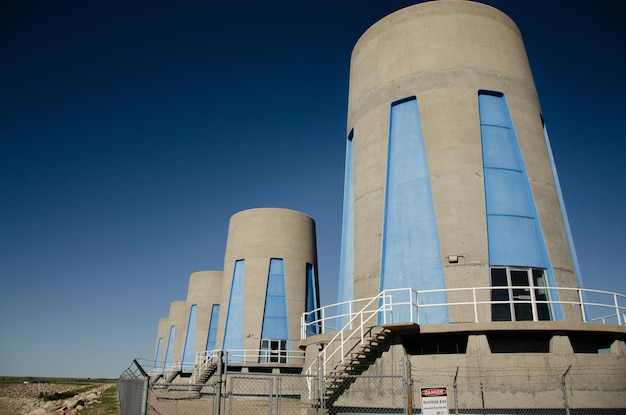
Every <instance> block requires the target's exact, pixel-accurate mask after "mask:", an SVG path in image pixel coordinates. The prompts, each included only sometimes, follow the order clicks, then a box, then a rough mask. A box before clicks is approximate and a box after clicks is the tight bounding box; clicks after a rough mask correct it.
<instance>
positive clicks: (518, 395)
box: [118, 362, 626, 415]
mask: <svg viewBox="0 0 626 415" xmlns="http://www.w3.org/2000/svg"><path fill="white" fill-rule="evenodd" d="M134 365H135V362H134ZM137 365H138V364H137ZM405 366H406V368H405V369H404V370H402V368H400V367H399V366H398V367H397V368H394V370H392V374H367V373H364V374H361V375H341V376H321V375H320V376H317V375H316V376H305V375H300V374H287V373H253V372H252V371H251V372H245V371H244V372H237V371H229V370H228V368H225V370H224V373H223V374H222V373H218V375H215V376H213V377H211V378H210V379H209V381H208V382H207V383H203V384H193V383H190V378H185V377H178V378H177V379H176V381H175V382H172V383H166V382H164V381H163V379H162V378H161V379H160V380H158V381H157V380H156V378H154V377H153V378H152V380H151V381H148V379H149V377H147V376H145V374H144V373H142V370H140V366H139V367H133V365H131V368H129V369H127V370H126V371H125V372H124V374H122V376H120V380H119V383H118V389H119V391H120V392H119V393H120V406H121V409H122V412H121V414H122V415H145V414H148V415H241V414H244V415H248V414H250V415H257V414H258V415H261V414H267V415H321V414H328V415H335V414H372V415H375V414H407V415H413V414H420V415H421V414H423V415H447V414H451V415H452V414H454V415H456V414H468V415H469V414H477V415H478V414H483V415H487V414H494V415H495V414H502V415H626V409H625V408H626V379H625V378H624V375H623V373H622V372H620V371H617V370H616V371H614V372H611V368H609V367H607V368H606V373H607V382H606V383H605V384H603V385H591V384H590V382H589V373H588V371H589V370H590V368H588V369H585V367H584V366H576V367H569V368H567V369H566V370H565V371H563V370H562V369H559V370H558V371H557V370H555V371H554V372H550V371H548V372H546V369H545V368H536V370H533V369H532V368H527V369H528V370H526V373H525V375H524V376H520V375H518V376H511V375H510V374H506V373H505V372H504V371H503V370H500V371H499V370H496V369H492V370H485V369H482V371H478V370H477V369H476V368H466V367H449V368H437V369H424V368H419V367H410V365H409V364H408V362H406V365H405ZM385 370H387V371H388V372H389V368H388V367H385V368H383V370H382V372H384V371H385ZM546 373H548V374H546ZM599 391H601V393H602V394H603V396H606V399H607V400H608V402H607V405H606V406H608V407H611V408H610V409H599V408H592V407H588V406H587V404H586V400H585V397H588V396H590V394H594V393H596V394H597V393H598V392H599ZM433 393H435V395H432V394H433ZM429 394H430V395H429ZM433 396H434V398H433ZM433 401H434V402H435V403H436V405H433V404H432V403H433ZM142 411H143V412H142Z"/></svg>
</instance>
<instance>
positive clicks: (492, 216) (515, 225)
mask: <svg viewBox="0 0 626 415" xmlns="http://www.w3.org/2000/svg"><path fill="white" fill-rule="evenodd" d="M478 107H479V111H480V122H481V141H482V152H483V172H484V178H485V204H486V209H487V234H488V245H489V246H488V249H489V265H490V266H519V267H533V268H543V269H545V270H546V271H545V272H546V278H547V280H548V285H550V286H553V287H554V286H556V284H555V281H554V274H553V272H552V265H551V264H550V258H549V256H548V250H547V248H546V244H545V239H544V236H543V231H542V229H541V224H540V223H539V216H538V215H537V208H536V206H535V200H534V198H533V194H532V189H531V187H530V181H529V180H528V174H527V173H526V168H525V165H524V159H523V157H522V151H521V149H520V146H519V142H518V139H517V134H516V133H515V128H514V126H513V121H512V119H511V115H510V112H509V107H508V104H507V102H506V97H505V96H504V94H502V93H499V92H491V91H479V92H478ZM553 299H556V298H553ZM554 317H555V319H556V320H560V319H562V312H561V309H560V307H555V309H554Z"/></svg>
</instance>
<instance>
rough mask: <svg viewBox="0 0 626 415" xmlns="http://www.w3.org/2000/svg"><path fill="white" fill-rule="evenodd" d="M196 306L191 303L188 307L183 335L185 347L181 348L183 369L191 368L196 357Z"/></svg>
mask: <svg viewBox="0 0 626 415" xmlns="http://www.w3.org/2000/svg"><path fill="white" fill-rule="evenodd" d="M197 310H198V306H197V305H196V304H193V305H192V306H191V307H190V308H189V322H188V324H187V334H186V335H185V348H184V349H183V365H182V369H183V370H185V371H188V370H193V365H194V363H195V357H196V314H197Z"/></svg>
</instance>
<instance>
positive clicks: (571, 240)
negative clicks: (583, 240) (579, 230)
mask: <svg viewBox="0 0 626 415" xmlns="http://www.w3.org/2000/svg"><path fill="white" fill-rule="evenodd" d="M543 135H544V138H545V140H546V146H547V147H548V154H549V155H550V164H551V165H552V173H553V174H554V181H555V183H556V191H557V194H558V196H559V204H560V205H561V213H562V215H563V221H564V222H565V232H566V233H567V242H568V243H569V249H570V253H571V255H572V262H573V263H574V272H575V273H576V280H577V282H578V287H580V288H584V285H583V279H582V274H581V272H580V266H579V265H578V255H577V254H576V247H575V246H574V237H573V236H572V230H571V229H570V224H569V219H568V217H567V210H566V209H565V201H564V200H563V193H562V192H561V181H560V180H559V175H558V173H557V171H556V164H555V163H554V155H553V154H552V146H551V145H550V138H549V137H548V130H547V128H546V126H545V125H544V126H543ZM587 315H589V314H587Z"/></svg>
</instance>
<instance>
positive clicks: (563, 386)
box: [561, 365, 572, 415]
mask: <svg viewBox="0 0 626 415" xmlns="http://www.w3.org/2000/svg"><path fill="white" fill-rule="evenodd" d="M571 368H572V365H569V367H568V368H567V370H566V371H565V373H563V376H561V388H562V389H563V400H564V402H565V415H570V413H569V400H568V399H567V385H566V384H565V378H566V377H567V374H568V373H569V370H570V369H571Z"/></svg>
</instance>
